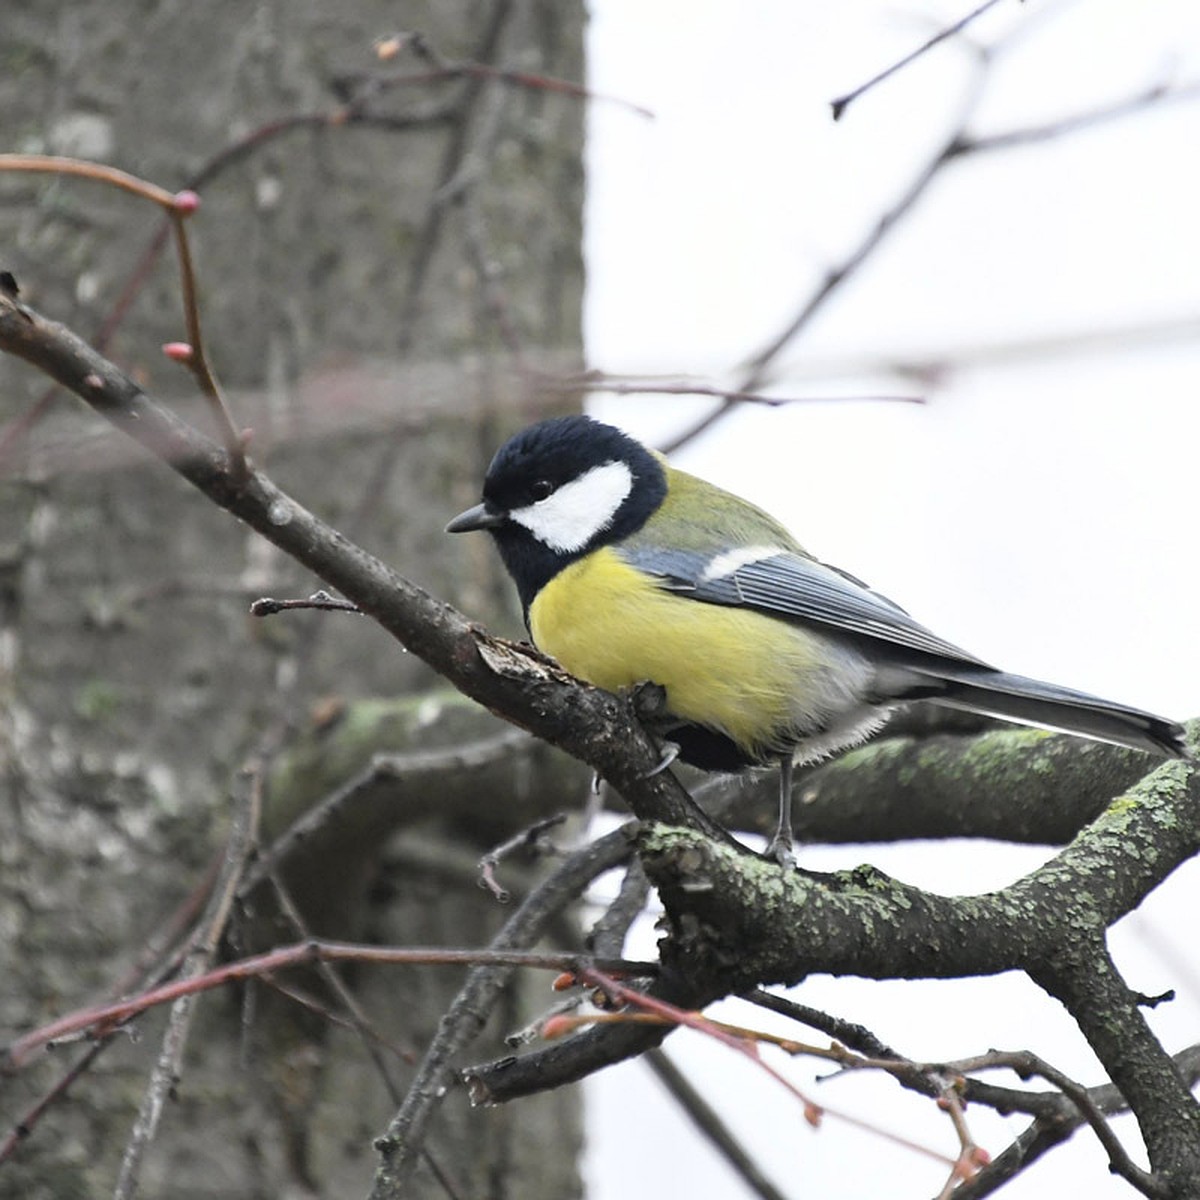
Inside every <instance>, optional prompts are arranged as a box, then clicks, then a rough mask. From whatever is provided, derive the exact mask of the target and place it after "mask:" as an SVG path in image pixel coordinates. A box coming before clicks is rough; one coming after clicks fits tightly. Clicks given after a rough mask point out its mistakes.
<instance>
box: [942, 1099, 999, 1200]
mask: <svg viewBox="0 0 1200 1200" xmlns="http://www.w3.org/2000/svg"><path fill="white" fill-rule="evenodd" d="M960 1082H961V1080H954V1079H951V1080H948V1081H947V1082H946V1083H945V1086H944V1087H943V1089H942V1094H941V1096H940V1097H939V1098H938V1107H939V1108H942V1109H944V1110H945V1111H946V1112H947V1113H948V1114H949V1116H950V1122H951V1124H952V1125H953V1126H954V1132H955V1133H956V1134H957V1135H958V1145H959V1154H958V1159H957V1160H956V1162H955V1163H954V1166H953V1167H951V1168H950V1175H949V1177H948V1178H947V1180H946V1182H945V1184H944V1185H943V1187H942V1191H941V1193H940V1195H939V1196H938V1200H950V1197H951V1196H952V1195H953V1194H954V1191H955V1189H956V1188H957V1187H958V1186H959V1184H961V1183H962V1182H963V1181H964V1180H969V1179H973V1178H974V1177H975V1175H976V1174H978V1172H979V1168H980V1167H984V1166H987V1164H988V1163H989V1162H990V1161H991V1160H990V1157H989V1155H988V1152H987V1151H986V1150H984V1149H983V1148H982V1147H981V1146H980V1145H978V1144H977V1143H976V1141H975V1138H974V1137H973V1136H972V1134H971V1130H970V1128H969V1126H968V1125H967V1114H966V1111H965V1110H964V1108H963V1102H962V1096H961V1095H960V1094H959V1091H958V1085H959V1083H960Z"/></svg>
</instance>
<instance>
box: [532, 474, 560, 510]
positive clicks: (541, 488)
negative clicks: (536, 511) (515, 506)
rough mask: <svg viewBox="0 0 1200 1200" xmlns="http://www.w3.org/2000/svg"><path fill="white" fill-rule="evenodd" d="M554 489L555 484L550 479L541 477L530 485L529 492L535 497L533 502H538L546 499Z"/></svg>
mask: <svg viewBox="0 0 1200 1200" xmlns="http://www.w3.org/2000/svg"><path fill="white" fill-rule="evenodd" d="M553 491H554V484H552V483H551V482H550V480H548V479H539V480H537V481H536V482H535V483H534V484H533V486H532V487H530V489H529V494H530V495H531V496H532V497H533V502H534V503H535V504H536V503H537V502H538V501H539V500H545V499H546V497H547V496H549V495H550V493H551V492H553Z"/></svg>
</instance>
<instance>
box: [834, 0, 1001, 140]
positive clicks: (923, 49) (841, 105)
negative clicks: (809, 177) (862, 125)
mask: <svg viewBox="0 0 1200 1200" xmlns="http://www.w3.org/2000/svg"><path fill="white" fill-rule="evenodd" d="M999 3H1000V0H985V2H984V3H983V4H981V5H980V6H979V7H978V8H977V9H975V10H974V11H973V12H969V13H967V15H966V16H965V17H963V18H962V20H961V21H956V22H955V23H954V24H953V25H950V26H948V27H947V28H945V29H943V30H941V31H940V32H939V33H935V34H934V35H933V37H931V38H930V39H929V40H928V41H927V42H925V43H924V44H922V45H920V46H918V47H917V48H916V49H915V50H914V51H912V53H911V54H906V55H905V56H904V57H903V58H902V59H900V61H899V62H894V63H892V65H891V66H890V67H888V68H887V69H886V70H884V71H880V73H879V74H878V75H876V76H874V77H873V78H871V79H868V80H867V82H866V83H863V84H860V85H859V86H858V87H856V88H855V89H854V90H853V91H852V92H847V93H846V94H845V95H844V96H839V97H838V98H837V99H836V100H831V101H830V102H829V107H830V108H831V109H832V110H833V119H834V120H835V121H840V120H841V119H842V114H843V113H844V112H845V111H846V109H847V108H849V106H850V105H851V104H852V103H853V102H854V101H855V100H857V99H858V98H859V96H861V95H863V93H864V92H869V91H870V90H871V88H873V87H874V86H875V85H876V84H879V83H882V82H883V81H884V80H885V79H888V78H890V77H891V76H892V75H895V74H896V72H897V71H900V70H902V69H903V68H904V67H907V66H908V64H909V63H911V62H914V61H915V60H916V59H918V58H920V57H921V55H923V54H926V53H928V52H929V51H930V50H932V49H933V48H934V46H936V45H938V44H939V43H940V42H944V41H945V40H946V39H947V38H951V37H953V36H954V35H955V34H956V33H961V32H962V31H963V30H964V29H966V27H967V26H968V25H970V24H971V22H972V21H974V20H976V19H977V18H978V17H981V16H983V14H984V13H985V12H987V10H988V9H989V8H994V7H995V6H996V5H997V4H999Z"/></svg>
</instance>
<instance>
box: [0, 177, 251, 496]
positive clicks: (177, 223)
mask: <svg viewBox="0 0 1200 1200" xmlns="http://www.w3.org/2000/svg"><path fill="white" fill-rule="evenodd" d="M0 171H24V172H35V173H45V174H53V175H73V176H76V177H78V178H80V179H90V180H93V181H94V182H97V183H105V184H108V185H109V186H110V187H116V188H121V189H122V190H123V191H127V192H130V193H132V194H133V195H135V196H138V197H139V198H141V199H143V200H149V201H151V202H152V203H154V204H157V205H159V207H161V208H163V209H165V210H166V213H167V216H168V217H169V219H170V221H171V228H172V230H173V232H174V234H175V247H176V250H177V252H178V256H179V278H180V291H181V294H182V298H183V316H184V324H185V326H186V328H187V336H188V343H189V345H190V348H191V353H190V354H188V355H187V356H186V358H185V359H184V361H185V362H186V364H187V366H188V368H189V369H190V370H191V372H192V374H193V376H194V377H195V379H196V381H197V383H198V384H199V385H200V390H201V391H202V392H203V393H204V395H205V396H206V397H207V399H208V401H209V404H210V405H211V407H212V409H213V413H214V416H215V417H216V420H217V424H218V426H219V427H220V430H221V433H222V437H223V440H224V444H225V449H226V451H227V452H228V454H229V456H230V462H231V467H232V474H233V476H234V481H235V482H237V481H239V480H243V479H244V478H245V476H246V455H245V439H244V438H243V436H242V434H241V433H239V432H238V430H237V428H236V426H235V425H234V423H233V418H232V417H231V416H230V414H229V409H228V408H227V407H226V404H225V401H224V399H223V398H222V396H221V390H220V388H219V387H218V385H217V381H216V378H215V377H214V375H213V373H212V370H211V368H210V367H209V365H208V360H207V357H206V355H205V352H204V339H203V337H202V336H201V332H200V308H199V302H198V301H197V298H196V270H195V267H194V265H193V263H192V252H191V247H190V245H189V243H188V236H187V228H186V222H187V218H188V217H190V216H191V214H192V213H194V212H195V211H196V208H197V207H198V206H199V203H200V201H199V197H198V196H196V194H195V193H194V192H192V191H188V190H185V191H181V192H169V191H167V189H166V188H162V187H159V186H158V184H156V183H151V182H149V180H146V179H140V178H138V176H136V175H131V174H129V172H128V171H121V170H118V169H117V168H116V167H110V166H107V165H106V164H104V163H94V162H87V161H86V160H84V159H79V158H66V157H63V156H61V155H54V154H0ZM7 440H8V441H10V442H11V438H9V439H7Z"/></svg>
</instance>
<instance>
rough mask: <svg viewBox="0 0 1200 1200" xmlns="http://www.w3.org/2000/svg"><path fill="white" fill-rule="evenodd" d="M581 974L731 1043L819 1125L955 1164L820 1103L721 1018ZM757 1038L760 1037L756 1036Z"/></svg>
mask: <svg viewBox="0 0 1200 1200" xmlns="http://www.w3.org/2000/svg"><path fill="white" fill-rule="evenodd" d="M579 978H580V979H582V980H583V981H585V982H586V983H588V984H590V985H592V986H593V987H598V988H600V989H601V990H602V991H603V992H605V993H606V994H607V995H609V996H610V997H612V999H614V1000H616V1001H618V1002H619V1003H621V1004H628V1005H630V1006H632V1007H634V1008H637V1009H639V1010H641V1011H642V1012H644V1013H647V1014H649V1015H650V1016H652V1017H655V1018H657V1019H658V1020H661V1021H665V1022H669V1023H671V1024H674V1025H680V1026H684V1027H686V1028H688V1029H694V1030H696V1031H697V1032H699V1033H703V1034H707V1035H708V1036H709V1037H712V1038H715V1039H716V1040H717V1041H718V1042H721V1043H722V1044H723V1045H725V1046H728V1047H729V1048H730V1049H731V1050H736V1051H737V1052H738V1053H739V1054H743V1055H745V1056H746V1057H747V1058H749V1059H750V1060H751V1061H752V1062H753V1063H755V1064H756V1065H757V1066H758V1067H759V1068H761V1069H762V1070H763V1071H765V1072H766V1073H767V1074H768V1075H770V1076H771V1078H772V1079H774V1080H775V1081H776V1082H777V1083H779V1084H781V1085H782V1086H783V1087H784V1088H785V1089H786V1090H787V1091H789V1092H790V1093H791V1094H792V1095H793V1096H795V1097H796V1099H797V1100H799V1101H800V1103H801V1104H802V1105H803V1108H804V1119H805V1120H806V1121H807V1122H808V1123H809V1124H810V1125H811V1126H812V1127H813V1128H814V1129H815V1128H817V1127H818V1126H819V1125H820V1122H821V1119H822V1117H825V1116H830V1117H834V1118H836V1119H837V1120H839V1121H842V1122H843V1123H845V1124H849V1125H853V1126H854V1127H855V1128H858V1129H862V1130H864V1131H866V1132H868V1133H873V1134H875V1135H877V1136H878V1137H882V1138H885V1139H886V1140H887V1141H890V1142H893V1143H894V1144H896V1145H899V1146H904V1147H905V1148H906V1149H909V1150H912V1151H914V1152H915V1153H917V1154H923V1155H925V1156H926V1157H929V1158H933V1159H936V1160H937V1161H938V1162H940V1163H945V1164H946V1165H947V1166H953V1165H954V1160H952V1159H950V1158H948V1157H947V1156H946V1155H944V1154H941V1153H939V1152H938V1151H937V1150H932V1149H930V1148H929V1147H928V1146H923V1145H921V1143H920V1142H914V1141H912V1140H911V1139H909V1138H906V1137H903V1136H901V1135H900V1134H897V1133H892V1132H890V1131H889V1130H886V1129H881V1128H880V1127H879V1126H878V1125H874V1124H872V1123H871V1122H870V1121H864V1120H863V1119H862V1118H861V1117H857V1116H855V1115H854V1114H852V1113H847V1112H842V1111H840V1110H838V1109H832V1108H830V1107H829V1106H828V1105H825V1104H818V1103H817V1102H816V1101H815V1100H813V1099H811V1098H810V1097H808V1096H806V1095H805V1094H804V1093H803V1092H802V1091H801V1090H800V1089H799V1088H798V1087H796V1085H795V1084H794V1083H792V1081H791V1080H790V1079H788V1078H787V1076H785V1075H783V1074H781V1073H780V1072H779V1071H777V1070H775V1068H774V1067H772V1066H771V1065H770V1063H768V1062H765V1061H764V1060H763V1059H762V1057H761V1056H760V1055H759V1053H758V1050H757V1045H756V1041H751V1040H748V1039H747V1038H745V1037H743V1036H739V1035H736V1034H733V1033H730V1032H729V1031H728V1030H727V1029H725V1028H723V1027H722V1026H721V1025H720V1024H719V1023H718V1022H715V1021H712V1020H710V1019H709V1018H708V1017H705V1016H704V1015H703V1014H701V1013H697V1012H689V1011H688V1010H687V1009H682V1008H678V1007H676V1006H675V1005H673V1004H668V1003H666V1002H665V1001H663V1000H658V999H656V998H655V997H653V996H647V995H646V994H645V993H643V992H638V991H635V990H634V989H633V988H628V987H625V985H624V984H621V983H618V982H617V980H615V979H612V978H610V977H609V976H607V975H606V974H605V973H604V971H603V969H602V968H599V967H595V966H592V967H587V968H585V969H584V970H582V971H581V972H579ZM622 1015H624V1014H620V1013H615V1014H610V1016H613V1017H620V1016H622ZM756 1040H757V1039H756Z"/></svg>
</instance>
